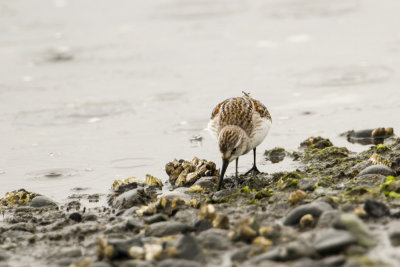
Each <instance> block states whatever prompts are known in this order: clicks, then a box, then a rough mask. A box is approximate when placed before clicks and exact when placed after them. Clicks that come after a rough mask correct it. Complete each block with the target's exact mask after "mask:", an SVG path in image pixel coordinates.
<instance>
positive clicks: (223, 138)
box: [218, 125, 249, 162]
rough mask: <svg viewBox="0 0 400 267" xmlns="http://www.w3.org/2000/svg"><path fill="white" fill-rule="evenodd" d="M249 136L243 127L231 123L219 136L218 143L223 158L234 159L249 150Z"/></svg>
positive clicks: (229, 160)
mask: <svg viewBox="0 0 400 267" xmlns="http://www.w3.org/2000/svg"><path fill="white" fill-rule="evenodd" d="M248 143H249V138H248V137H247V134H246V132H245V131H243V130H242V128H240V127H238V126H235V125H229V126H226V127H224V128H223V129H222V130H221V132H220V134H219V136H218V145H219V150H220V152H221V157H222V160H227V161H228V162H231V161H233V160H234V159H236V158H238V157H239V156H240V155H243V154H244V153H245V152H246V151H247V147H248Z"/></svg>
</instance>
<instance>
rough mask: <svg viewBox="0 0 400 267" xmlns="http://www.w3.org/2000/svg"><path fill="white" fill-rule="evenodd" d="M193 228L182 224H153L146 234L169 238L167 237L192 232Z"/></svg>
mask: <svg viewBox="0 0 400 267" xmlns="http://www.w3.org/2000/svg"><path fill="white" fill-rule="evenodd" d="M191 229H192V228H191V227H190V226H189V225H187V224H184V223H181V222H173V221H168V222H157V223H153V224H151V225H150V226H149V227H148V228H147V229H146V232H145V235H146V236H157V237H161V236H167V235H176V234H179V233H182V232H186V231H188V230H191Z"/></svg>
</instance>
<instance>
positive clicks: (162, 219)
mask: <svg viewBox="0 0 400 267" xmlns="http://www.w3.org/2000/svg"><path fill="white" fill-rule="evenodd" d="M143 220H144V222H145V223H147V224H152V223H156V222H165V221H168V216H167V215H165V214H161V213H158V214H155V215H153V216H150V217H146V218H144V219H143Z"/></svg>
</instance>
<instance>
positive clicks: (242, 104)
mask: <svg viewBox="0 0 400 267" xmlns="http://www.w3.org/2000/svg"><path fill="white" fill-rule="evenodd" d="M271 123H272V119H271V115H270V114H269V112H268V109H267V108H266V107H265V106H264V105H263V104H262V103H261V102H260V101H258V100H255V99H253V98H251V97H250V95H249V94H248V93H245V92H243V96H242V97H234V98H228V99H226V100H225V101H223V102H221V103H219V104H218V105H217V106H216V107H215V108H214V110H213V112H212V114H211V120H210V122H209V123H208V130H209V131H210V132H211V134H212V135H214V136H215V137H216V138H217V139H218V145H219V150H220V152H221V157H222V168H221V174H220V178H219V182H218V190H220V189H221V186H222V180H223V179H224V175H225V171H226V168H227V167H228V165H229V163H230V162H231V161H233V160H236V184H237V182H238V161H239V157H240V156H241V155H244V154H246V153H248V152H249V151H250V150H252V149H253V154H254V163H253V167H252V168H251V169H250V170H249V171H248V172H246V174H245V175H247V174H249V173H253V174H258V173H260V172H259V170H258V169H257V166H256V147H257V146H258V145H259V144H261V142H262V141H263V140H264V139H265V137H266V136H267V134H268V131H269V128H270V127H271Z"/></svg>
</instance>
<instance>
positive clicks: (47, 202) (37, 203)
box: [30, 196, 57, 208]
mask: <svg viewBox="0 0 400 267" xmlns="http://www.w3.org/2000/svg"><path fill="white" fill-rule="evenodd" d="M30 206H31V207H34V208H42V207H49V206H52V207H57V203H56V202H55V201H54V200H52V199H50V198H48V197H45V196H37V197H35V198H34V199H32V201H31V203H30Z"/></svg>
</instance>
